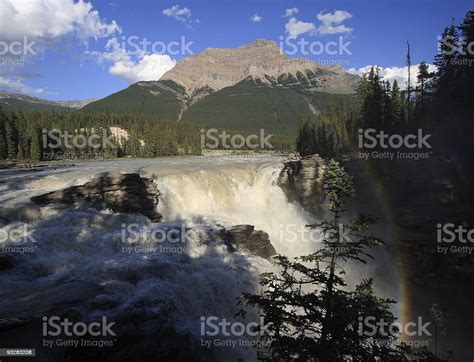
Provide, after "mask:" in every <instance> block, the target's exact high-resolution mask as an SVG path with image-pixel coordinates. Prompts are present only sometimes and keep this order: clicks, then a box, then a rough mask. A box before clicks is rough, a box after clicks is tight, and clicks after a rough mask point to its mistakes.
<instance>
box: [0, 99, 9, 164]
mask: <svg viewBox="0 0 474 362" xmlns="http://www.w3.org/2000/svg"><path fill="white" fill-rule="evenodd" d="M5 127H6V115H5V113H3V109H2V108H1V107H0V159H2V160H5V159H6V158H7V157H8V143H7V131H6V129H5Z"/></svg>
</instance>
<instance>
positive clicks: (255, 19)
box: [250, 14, 263, 23]
mask: <svg viewBox="0 0 474 362" xmlns="http://www.w3.org/2000/svg"><path fill="white" fill-rule="evenodd" d="M250 20H252V21H253V22H254V23H259V22H261V21H262V20H263V17H261V16H259V15H258V14H255V15H253V16H251V17H250Z"/></svg>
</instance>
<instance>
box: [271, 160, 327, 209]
mask: <svg viewBox="0 0 474 362" xmlns="http://www.w3.org/2000/svg"><path fill="white" fill-rule="evenodd" d="M325 167H326V165H325V162H324V160H323V159H322V158H321V157H320V156H319V155H317V154H316V155H310V156H306V157H303V158H295V157H293V158H292V159H291V160H289V161H288V162H286V163H285V165H284V166H283V169H282V170H281V172H280V175H279V177H278V183H277V184H278V186H280V187H281V188H282V189H283V191H284V192H285V194H286V196H287V198H288V201H290V202H298V203H299V204H300V205H301V206H303V207H304V209H305V210H306V211H308V212H310V213H312V214H313V215H315V216H320V215H321V214H322V212H323V209H322V204H323V203H324V200H325V198H326V195H325V192H324V171H325Z"/></svg>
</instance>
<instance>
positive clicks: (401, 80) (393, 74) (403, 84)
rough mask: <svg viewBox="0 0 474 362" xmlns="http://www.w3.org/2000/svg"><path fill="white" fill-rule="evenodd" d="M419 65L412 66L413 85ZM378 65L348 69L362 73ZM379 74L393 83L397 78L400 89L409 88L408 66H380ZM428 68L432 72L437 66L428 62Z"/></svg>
mask: <svg viewBox="0 0 474 362" xmlns="http://www.w3.org/2000/svg"><path fill="white" fill-rule="evenodd" d="M418 66H419V64H414V65H412V66H411V67H410V81H411V84H412V85H415V84H416V83H417V79H416V77H417V75H418ZM372 67H374V68H375V67H376V65H366V66H365V67H362V68H358V69H356V68H350V69H348V70H347V71H348V72H349V73H351V74H356V75H362V74H364V73H367V72H369V71H370V68H372ZM378 68H379V74H380V76H381V77H382V78H383V79H384V80H388V81H389V82H390V83H391V84H393V81H394V80H397V83H398V86H399V87H400V89H406V88H407V81H408V66H405V67H395V66H394V67H386V68H384V67H378ZM428 70H429V71H430V72H434V71H436V66H435V65H433V64H428Z"/></svg>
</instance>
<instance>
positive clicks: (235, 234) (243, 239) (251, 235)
mask: <svg viewBox="0 0 474 362" xmlns="http://www.w3.org/2000/svg"><path fill="white" fill-rule="evenodd" d="M218 236H219V237H220V238H221V239H223V240H224V241H225V243H226V244H227V247H228V248H229V250H230V251H231V252H232V251H236V250H246V251H248V252H250V253H251V254H253V255H257V256H260V257H262V258H266V259H268V258H271V257H272V256H274V255H276V253H277V252H276V250H275V248H274V247H273V245H272V244H271V242H270V238H269V236H268V234H267V233H266V232H264V231H262V230H255V228H254V226H253V225H236V226H232V227H231V228H228V229H223V230H220V231H219V232H218Z"/></svg>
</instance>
